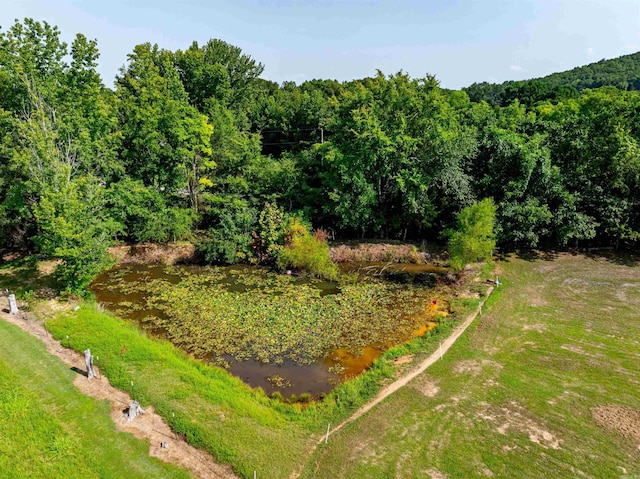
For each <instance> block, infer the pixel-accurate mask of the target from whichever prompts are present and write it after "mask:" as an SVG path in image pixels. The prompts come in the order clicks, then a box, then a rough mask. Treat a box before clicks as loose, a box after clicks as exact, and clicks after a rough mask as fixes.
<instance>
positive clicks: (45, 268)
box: [38, 260, 62, 276]
mask: <svg viewBox="0 0 640 479" xmlns="http://www.w3.org/2000/svg"><path fill="white" fill-rule="evenodd" d="M61 263H62V261H60V260H47V261H39V262H38V273H40V275H42V276H49V275H51V274H53V273H54V271H55V270H56V268H57V267H58V265H59V264H61Z"/></svg>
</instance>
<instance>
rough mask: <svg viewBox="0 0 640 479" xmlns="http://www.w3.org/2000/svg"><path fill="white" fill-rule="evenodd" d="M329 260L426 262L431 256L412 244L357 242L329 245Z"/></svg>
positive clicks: (340, 261) (338, 261) (337, 261)
mask: <svg viewBox="0 0 640 479" xmlns="http://www.w3.org/2000/svg"><path fill="white" fill-rule="evenodd" d="M330 257H331V260H332V261H334V262H336V263H344V262H353V263H359V262H379V261H383V262H391V263H420V264H422V263H427V262H428V261H430V260H432V259H433V257H432V256H431V255H430V254H429V253H425V252H423V251H419V250H418V248H417V247H416V246H415V245H412V244H390V243H359V244H357V245H354V246H351V245H347V244H338V245H334V246H332V247H331V252H330Z"/></svg>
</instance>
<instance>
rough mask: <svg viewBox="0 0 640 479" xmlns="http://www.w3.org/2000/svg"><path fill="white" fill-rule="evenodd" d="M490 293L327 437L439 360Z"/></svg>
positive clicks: (490, 289) (489, 290)
mask: <svg viewBox="0 0 640 479" xmlns="http://www.w3.org/2000/svg"><path fill="white" fill-rule="evenodd" d="M492 291H493V287H490V288H489V289H488V290H487V295H486V297H485V298H484V299H483V300H482V301H481V302H480V304H479V305H478V308H477V309H476V310H475V311H474V312H473V313H471V314H470V315H469V317H467V319H465V320H464V322H463V323H462V324H460V325H459V326H458V327H457V328H456V329H455V330H454V331H453V333H452V334H451V336H449V337H448V338H447V339H446V340H444V341H443V342H442V346H441V347H440V348H438V350H436V351H434V352H433V353H432V354H431V355H430V356H429V357H427V358H426V359H425V360H424V361H422V362H421V363H419V364H417V365H416V366H415V367H414V368H412V369H411V370H409V371H408V372H407V373H406V374H405V375H404V376H402V377H401V378H399V379H397V380H396V381H394V382H393V383H391V384H389V385H388V386H387V387H385V388H384V389H382V390H381V391H380V392H379V393H378V394H377V395H376V396H375V397H374V398H373V399H371V400H370V401H369V402H368V403H366V404H364V405H363V406H361V407H360V409H358V410H357V411H356V412H354V413H353V414H352V415H351V416H350V417H349V418H347V419H346V420H344V421H343V422H342V423H340V424H338V425H337V426H336V427H334V428H333V430H331V431H330V432H329V435H331V434H334V433H336V432H337V431H339V430H340V429H342V428H343V427H344V426H346V425H347V424H349V423H352V422H353V421H355V420H356V419H358V418H359V417H361V416H363V415H364V414H366V413H367V412H369V411H370V410H371V409H373V408H374V407H375V406H376V405H378V404H380V403H381V402H382V401H384V400H385V399H386V398H387V397H389V396H391V395H392V394H393V393H394V392H396V391H397V390H398V389H400V388H402V387H404V386H406V385H407V384H409V382H411V381H412V380H413V379H415V378H416V377H417V376H419V375H420V374H422V373H423V372H424V371H425V370H426V369H427V368H428V367H429V366H431V365H432V364H433V363H435V362H436V361H438V360H439V359H440V356H441V355H444V354H445V353H446V352H447V351H449V348H451V346H453V344H454V343H455V342H456V341H457V339H458V338H459V337H460V336H461V335H462V333H464V332H465V331H466V329H467V328H468V327H469V325H471V323H473V321H474V320H475V319H476V317H477V316H478V314H480V313H481V312H482V306H484V302H485V301H486V298H487V297H488V296H489V295H490V294H491V292H492ZM325 439H326V435H324V436H322V438H321V440H320V442H322V441H324V440H325Z"/></svg>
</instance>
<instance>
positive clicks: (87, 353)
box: [84, 349, 96, 379]
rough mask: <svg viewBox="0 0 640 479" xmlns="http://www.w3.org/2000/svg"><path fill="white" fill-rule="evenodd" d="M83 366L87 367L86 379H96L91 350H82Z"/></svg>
mask: <svg viewBox="0 0 640 479" xmlns="http://www.w3.org/2000/svg"><path fill="white" fill-rule="evenodd" d="M84 364H85V365H86V366H87V378H89V379H93V378H95V377H96V372H95V371H94V370H93V356H91V350H89V349H85V350H84Z"/></svg>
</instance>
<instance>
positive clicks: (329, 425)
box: [324, 423, 331, 444]
mask: <svg viewBox="0 0 640 479" xmlns="http://www.w3.org/2000/svg"><path fill="white" fill-rule="evenodd" d="M329 429H331V423H329V424H328V425H327V437H326V438H325V439H324V443H325V444H327V443H328V442H329Z"/></svg>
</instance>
